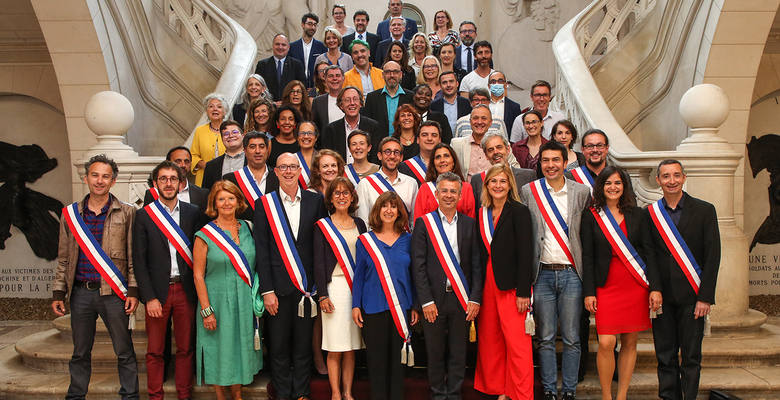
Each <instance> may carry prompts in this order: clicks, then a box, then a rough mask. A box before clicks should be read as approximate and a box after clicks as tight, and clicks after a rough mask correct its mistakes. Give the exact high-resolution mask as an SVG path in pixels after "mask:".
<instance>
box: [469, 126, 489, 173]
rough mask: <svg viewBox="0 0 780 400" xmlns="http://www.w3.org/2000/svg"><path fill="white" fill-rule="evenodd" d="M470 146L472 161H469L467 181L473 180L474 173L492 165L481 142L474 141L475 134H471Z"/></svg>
mask: <svg viewBox="0 0 780 400" xmlns="http://www.w3.org/2000/svg"><path fill="white" fill-rule="evenodd" d="M469 146H470V147H471V161H470V162H469V170H468V172H467V176H466V180H467V181H470V180H471V176H472V175H476V174H478V173H480V172H482V171H486V170H487V169H488V168H490V166H491V165H492V164H490V160H488V159H487V157H485V152H483V151H482V146H480V144H479V142H475V141H474V135H471V136H469Z"/></svg>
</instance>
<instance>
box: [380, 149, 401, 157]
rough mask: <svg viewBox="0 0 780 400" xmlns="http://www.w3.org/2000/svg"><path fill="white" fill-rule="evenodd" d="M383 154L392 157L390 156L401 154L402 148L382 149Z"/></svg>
mask: <svg viewBox="0 0 780 400" xmlns="http://www.w3.org/2000/svg"><path fill="white" fill-rule="evenodd" d="M382 154H384V155H386V156H388V157H390V156H400V155H401V150H390V149H384V150H382Z"/></svg>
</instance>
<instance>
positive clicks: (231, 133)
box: [222, 129, 241, 137]
mask: <svg viewBox="0 0 780 400" xmlns="http://www.w3.org/2000/svg"><path fill="white" fill-rule="evenodd" d="M238 135H241V131H239V130H238V129H233V130H232V131H224V132H222V136H224V137H230V136H238Z"/></svg>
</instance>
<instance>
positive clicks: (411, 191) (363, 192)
mask: <svg viewBox="0 0 780 400" xmlns="http://www.w3.org/2000/svg"><path fill="white" fill-rule="evenodd" d="M377 157H379V161H380V162H381V163H382V167H381V168H380V169H379V172H377V173H376V174H374V175H369V176H367V177H365V178H363V179H361V180H360V183H358V185H357V194H358V198H359V199H360V200H359V201H358V209H357V212H356V215H357V217H358V218H360V219H362V220H363V221H365V223H366V225H368V216H369V214H370V213H371V207H373V206H374V202H375V201H376V199H377V198H378V197H379V196H380V195H381V194H382V193H384V192H386V191H387V190H393V191H394V192H396V193H398V195H399V196H400V197H401V200H403V202H404V206H406V210H407V211H411V210H413V209H414V200H415V199H416V198H417V181H415V180H414V178H412V177H410V176H408V175H404V174H400V173H398V165H400V164H401V161H402V160H403V147H401V142H400V141H399V140H398V139H396V138H394V137H392V136H388V137H385V138H384V139H382V141H381V142H380V143H379V152H378V154H377ZM387 185H390V186H391V187H392V189H390V188H388V187H387ZM408 214H409V223H410V225H411V223H412V222H413V221H412V217H413V214H412V213H410V212H409V213H408Z"/></svg>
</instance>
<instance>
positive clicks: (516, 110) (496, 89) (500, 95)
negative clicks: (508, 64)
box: [488, 70, 523, 132]
mask: <svg viewBox="0 0 780 400" xmlns="http://www.w3.org/2000/svg"><path fill="white" fill-rule="evenodd" d="M488 84H489V85H490V86H489V90H490V104H489V106H490V112H491V113H493V119H494V120H496V119H498V120H502V121H504V124H505V125H506V129H507V132H511V131H512V124H514V122H515V118H517V116H518V115H520V114H521V113H522V112H523V107H520V104H517V103H515V102H514V101H512V99H510V98H509V97H507V96H506V93H507V88H508V87H509V81H507V79H506V75H504V73H503V72H501V71H497V70H496V71H493V72H491V73H490V75H488Z"/></svg>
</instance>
